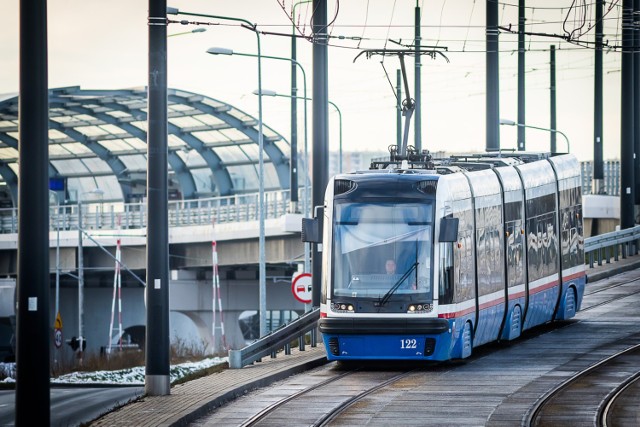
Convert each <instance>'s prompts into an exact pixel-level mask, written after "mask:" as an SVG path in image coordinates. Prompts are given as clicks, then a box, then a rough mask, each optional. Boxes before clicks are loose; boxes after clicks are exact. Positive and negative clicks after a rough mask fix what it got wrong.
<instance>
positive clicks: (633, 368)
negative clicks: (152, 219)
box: [524, 335, 640, 427]
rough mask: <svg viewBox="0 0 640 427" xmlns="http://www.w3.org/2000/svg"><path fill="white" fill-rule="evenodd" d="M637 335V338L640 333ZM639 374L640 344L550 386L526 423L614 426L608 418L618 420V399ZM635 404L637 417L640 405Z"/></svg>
mask: <svg viewBox="0 0 640 427" xmlns="http://www.w3.org/2000/svg"><path fill="white" fill-rule="evenodd" d="M634 338H635V341H637V339H638V338H640V335H639V336H636V337H634ZM639 375H640V344H636V345H634V346H632V347H630V348H628V349H626V350H623V351H620V352H617V353H616V354H614V355H612V356H610V357H608V358H606V359H604V360H602V361H600V362H598V363H596V364H595V365H592V366H590V367H588V368H587V369H584V370H582V371H580V372H578V373H576V374H575V375H573V376H571V377H570V378H568V379H567V380H566V381H564V382H563V383H562V384H560V385H558V386H557V387H555V388H553V389H551V390H550V391H549V392H548V393H547V394H546V395H545V396H544V397H543V398H542V399H541V400H539V401H538V402H537V404H536V405H534V407H533V408H532V409H531V411H530V412H529V415H528V416H527V417H526V418H525V422H524V425H526V426H535V427H546V426H558V425H569V424H572V425H585V424H586V423H589V422H590V423H591V425H612V424H610V423H609V424H608V423H607V422H606V421H607V420H609V421H613V420H614V419H616V418H615V417H616V411H614V410H613V409H614V408H616V406H617V405H616V401H618V399H620V398H621V397H622V396H625V391H626V392H630V391H631V389H629V388H628V387H627V386H628V385H633V384H634V383H635V382H636V380H637V379H638V376H639ZM585 391H587V392H585ZM618 402H619V401H618ZM634 407H635V413H636V416H637V413H638V407H637V404H636V405H634ZM634 419H635V420H637V418H634ZM603 421H604V422H603ZM598 423H599V424H598ZM616 425H620V424H616ZM629 425H633V424H629Z"/></svg>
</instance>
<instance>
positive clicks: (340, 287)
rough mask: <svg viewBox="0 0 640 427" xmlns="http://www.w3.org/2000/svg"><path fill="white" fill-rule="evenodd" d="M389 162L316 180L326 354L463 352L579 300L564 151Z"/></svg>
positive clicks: (574, 190)
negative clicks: (321, 183) (325, 181)
mask: <svg viewBox="0 0 640 427" xmlns="http://www.w3.org/2000/svg"><path fill="white" fill-rule="evenodd" d="M390 164H391V166H388V167H387V168H385V169H374V170H369V171H364V172H355V173H350V174H340V175H336V176H335V177H333V178H332V179H331V181H330V182H329V185H328V187H327V190H326V194H325V209H324V224H323V228H322V229H323V236H322V241H323V243H324V245H323V246H324V250H323V252H322V256H323V262H322V265H323V274H322V295H321V301H320V321H319V329H320V332H321V333H322V336H323V340H324V344H325V346H326V350H327V356H328V358H329V360H358V359H405V360H409V359H412V360H449V359H457V358H466V357H468V356H470V355H471V352H472V349H473V348H474V347H476V346H479V345H482V344H485V343H488V342H492V341H496V340H513V339H515V338H517V337H518V336H520V334H521V332H522V331H523V330H526V329H529V328H532V327H534V326H536V325H540V324H543V323H546V322H549V321H552V320H560V319H568V318H571V317H573V316H574V315H575V313H576V312H577V311H578V310H579V309H580V303H581V300H582V295H583V292H584V286H585V278H586V277H585V268H584V253H583V232H582V209H581V187H580V169H579V164H578V161H577V160H576V159H575V157H573V156H572V155H569V154H563V155H554V156H551V155H549V154H544V153H528V154H527V153H512V154H511V153H510V154H505V153H486V154H482V155H472V156H456V157H451V158H449V159H447V160H443V161H441V162H438V163H435V164H429V166H428V167H427V168H412V166H411V164H410V163H407V162H404V163H402V164H399V163H398V164H397V165H396V167H393V166H394V165H393V163H390ZM388 260H393V261H394V262H395V265H396V266H397V268H396V270H395V272H389V271H388V269H386V268H385V265H386V264H387V262H388Z"/></svg>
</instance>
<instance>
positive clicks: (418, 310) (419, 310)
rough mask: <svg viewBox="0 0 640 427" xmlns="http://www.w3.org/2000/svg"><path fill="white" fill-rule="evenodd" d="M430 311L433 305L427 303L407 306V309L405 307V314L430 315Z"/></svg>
mask: <svg viewBox="0 0 640 427" xmlns="http://www.w3.org/2000/svg"><path fill="white" fill-rule="evenodd" d="M432 311H433V304H429V303H418V304H409V307H407V313H411V314H424V313H431V312H432Z"/></svg>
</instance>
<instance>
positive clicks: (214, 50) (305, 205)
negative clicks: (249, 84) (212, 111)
mask: <svg viewBox="0 0 640 427" xmlns="http://www.w3.org/2000/svg"><path fill="white" fill-rule="evenodd" d="M207 53H210V54H211V55H238V56H248V57H256V56H258V55H260V54H259V53H258V55H255V54H252V53H243V52H234V51H233V50H232V49H226V48H222V47H211V48H209V49H207ZM262 58H267V59H276V60H279V61H287V62H291V63H292V64H295V65H297V66H298V68H300V71H302V81H303V87H304V98H303V99H304V100H305V102H304V121H305V133H304V167H305V170H304V176H305V186H304V188H305V191H304V199H303V200H302V210H303V211H304V215H305V217H309V216H310V214H309V202H308V199H309V197H308V192H309V186H308V185H307V174H308V172H307V170H308V165H309V152H308V146H307V101H306V100H307V99H308V98H307V74H306V73H305V71H304V68H303V67H302V65H301V64H300V63H299V62H298V61H296V60H295V59H291V58H283V57H279V56H269V55H262ZM257 93H258V94H260V93H262V94H264V91H263V90H262V85H261V84H260V85H258V90H257ZM258 99H259V100H260V105H262V96H258ZM261 120H262V119H261ZM292 157H293V156H292ZM306 245H308V243H305V246H306ZM304 252H305V255H304V256H305V260H304V269H305V271H309V270H310V263H311V261H310V260H309V251H308V250H307V248H306V247H305V251H304Z"/></svg>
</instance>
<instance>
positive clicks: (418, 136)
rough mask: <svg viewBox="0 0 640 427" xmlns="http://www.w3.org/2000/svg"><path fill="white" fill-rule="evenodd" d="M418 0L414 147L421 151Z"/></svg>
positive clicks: (417, 14) (420, 65) (416, 15)
mask: <svg viewBox="0 0 640 427" xmlns="http://www.w3.org/2000/svg"><path fill="white" fill-rule="evenodd" d="M418 1H419V0H416V8H415V37H416V40H415V43H414V45H415V51H416V55H415V56H416V57H415V74H416V76H415V79H416V89H415V92H416V108H415V116H416V118H415V125H414V126H415V129H414V130H415V133H416V134H415V144H416V146H415V149H416V150H417V151H418V153H419V152H420V151H422V85H421V73H420V70H421V68H422V64H421V63H420V61H421V58H420V42H421V38H420V7H419V6H418Z"/></svg>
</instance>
